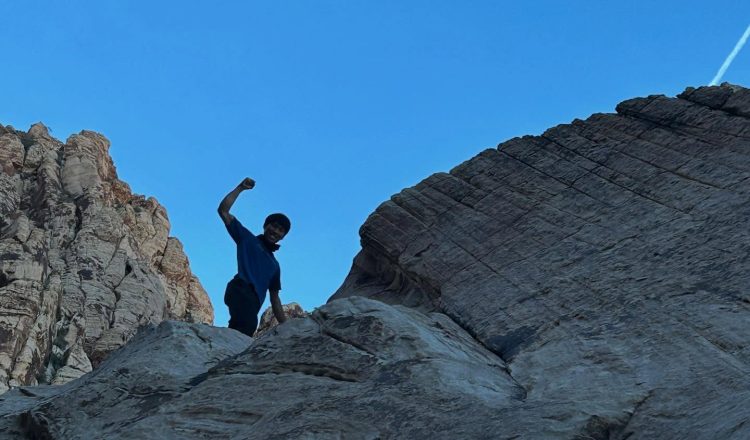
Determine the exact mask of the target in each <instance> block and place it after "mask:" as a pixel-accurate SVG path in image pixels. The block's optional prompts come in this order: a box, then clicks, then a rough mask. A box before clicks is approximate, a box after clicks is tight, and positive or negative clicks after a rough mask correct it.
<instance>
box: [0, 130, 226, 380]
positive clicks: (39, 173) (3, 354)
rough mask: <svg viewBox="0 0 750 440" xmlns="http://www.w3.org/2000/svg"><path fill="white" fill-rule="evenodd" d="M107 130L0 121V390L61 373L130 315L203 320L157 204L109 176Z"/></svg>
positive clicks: (196, 291) (81, 361) (195, 284)
mask: <svg viewBox="0 0 750 440" xmlns="http://www.w3.org/2000/svg"><path fill="white" fill-rule="evenodd" d="M108 149H109V141H108V140H107V139H105V138H104V137H103V136H101V135H99V134H97V133H94V132H91V131H82V132H81V133H80V134H77V135H73V136H71V137H70V138H69V139H68V140H67V142H66V143H65V144H62V143H60V142H59V141H57V140H56V139H54V138H53V137H51V136H50V135H49V133H48V131H47V129H46V128H45V127H44V126H43V125H42V124H35V125H34V126H32V127H31V129H30V130H29V132H28V133H24V132H22V131H17V130H14V129H13V128H12V127H3V126H2V125H0V165H2V166H1V169H0V393H2V392H4V391H5V390H7V389H8V386H18V385H34V384H37V383H54V384H60V383H64V382H67V381H69V380H71V379H74V378H76V377H79V376H81V375H83V374H85V373H87V372H89V371H91V369H92V367H95V366H96V365H97V364H98V363H100V362H101V361H102V360H103V359H104V358H105V357H106V356H107V354H108V353H109V352H111V351H112V350H114V349H116V348H118V347H120V346H121V345H122V344H124V343H125V342H126V341H127V340H128V339H129V338H130V337H131V336H133V334H134V333H135V331H136V329H137V328H138V326H139V325H143V324H148V323H158V322H160V321H162V320H164V319H176V320H185V321H189V322H204V323H211V322H213V309H212V307H211V303H210V301H209V299H208V296H207V295H206V292H205V291H204V290H203V287H202V286H201V284H200V282H199V281H198V279H197V278H196V277H195V276H193V275H192V273H191V272H190V267H189V264H188V260H187V257H186V256H185V254H184V252H183V250H182V245H181V244H180V242H179V240H177V239H176V238H174V237H169V220H168V219H167V213H166V211H165V210H164V208H163V207H162V206H160V205H159V203H158V202H157V201H156V200H155V199H154V198H148V199H146V198H144V197H143V196H139V195H134V194H132V193H131V191H130V188H129V187H128V185H127V184H126V183H125V182H123V181H121V180H119V179H118V178H117V173H116V171H115V167H114V165H113V163H112V159H111V158H110V156H109V153H108Z"/></svg>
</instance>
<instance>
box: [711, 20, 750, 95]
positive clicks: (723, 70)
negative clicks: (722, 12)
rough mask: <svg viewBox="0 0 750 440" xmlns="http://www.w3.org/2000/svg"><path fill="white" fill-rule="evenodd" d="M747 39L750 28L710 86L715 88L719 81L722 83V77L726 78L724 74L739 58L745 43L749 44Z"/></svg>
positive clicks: (749, 34) (746, 30) (749, 27)
mask: <svg viewBox="0 0 750 440" xmlns="http://www.w3.org/2000/svg"><path fill="white" fill-rule="evenodd" d="M747 37H750V26H748V27H747V29H745V33H744V34H742V37H741V38H740V41H738V42H737V44H736V45H735V46H734V49H733V50H732V53H730V54H729V56H728V57H727V59H726V60H724V64H722V65H721V68H720V69H719V71H718V72H717V73H716V76H715V77H714V79H712V80H711V84H709V86H715V85H716V84H719V81H721V77H722V76H724V72H726V71H727V69H728V68H729V65H730V64H732V61H734V57H736V56H737V54H738V53H739V52H740V50H741V49H742V46H744V45H745V42H747Z"/></svg>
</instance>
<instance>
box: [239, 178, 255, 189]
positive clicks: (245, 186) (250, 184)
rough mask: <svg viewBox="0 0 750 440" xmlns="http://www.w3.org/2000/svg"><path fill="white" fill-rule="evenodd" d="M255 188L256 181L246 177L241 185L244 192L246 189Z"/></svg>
mask: <svg viewBox="0 0 750 440" xmlns="http://www.w3.org/2000/svg"><path fill="white" fill-rule="evenodd" d="M254 187H255V181H254V180H253V179H251V178H249V177H245V180H243V181H242V183H240V188H242V189H243V190H245V189H253V188H254Z"/></svg>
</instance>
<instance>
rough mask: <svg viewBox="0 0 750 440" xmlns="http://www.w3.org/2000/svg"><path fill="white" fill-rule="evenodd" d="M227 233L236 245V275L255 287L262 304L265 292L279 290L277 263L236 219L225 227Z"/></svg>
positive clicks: (271, 254) (279, 279)
mask: <svg viewBox="0 0 750 440" xmlns="http://www.w3.org/2000/svg"><path fill="white" fill-rule="evenodd" d="M227 231H229V235H231V236H232V239H233V240H234V242H235V243H237V274H238V275H239V276H240V278H242V279H243V280H245V281H247V282H248V283H250V284H252V285H253V286H254V287H255V292H256V293H257V294H258V300H260V303H261V304H263V301H265V299H266V290H268V289H273V290H281V268H280V267H279V262H278V261H276V257H274V256H273V252H271V251H270V250H268V249H266V247H265V246H264V245H263V243H262V242H261V241H260V238H258V237H256V236H255V235H253V234H252V233H251V232H250V231H248V230H247V228H245V227H244V226H242V223H240V221H239V220H237V218H236V217H235V218H234V219H232V221H231V222H229V224H228V225H227Z"/></svg>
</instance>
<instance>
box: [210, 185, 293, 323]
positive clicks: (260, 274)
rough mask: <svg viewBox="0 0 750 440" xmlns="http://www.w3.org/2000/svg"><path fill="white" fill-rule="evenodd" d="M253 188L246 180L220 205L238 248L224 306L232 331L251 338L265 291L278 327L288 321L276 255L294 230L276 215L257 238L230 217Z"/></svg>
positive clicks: (221, 215)
mask: <svg viewBox="0 0 750 440" xmlns="http://www.w3.org/2000/svg"><path fill="white" fill-rule="evenodd" d="M254 187H255V181H254V180H253V179H250V178H249V177H247V178H245V179H244V180H243V181H242V182H241V183H240V184H239V185H237V187H236V188H235V189H233V190H232V191H231V192H230V193H229V194H227V195H226V196H225V197H224V199H222V201H221V203H220V204H219V216H220V217H221V219H222V220H223V221H224V225H225V226H226V228H227V231H228V232H229V235H230V236H231V237H232V239H233V240H234V242H235V243H236V244H237V274H236V275H235V276H234V278H232V280H231V281H229V283H228V284H227V288H226V291H225V293H224V304H226V305H227V307H228V308H229V328H231V329H235V330H238V331H240V332H242V333H244V334H246V335H248V336H250V337H252V336H253V333H255V330H256V328H257V327H258V312H260V307H261V305H262V304H263V301H265V299H266V290H268V291H269V292H270V293H271V308H272V309H273V314H274V316H276V319H277V320H278V321H279V324H281V323H282V322H284V321H286V316H285V314H284V309H283V307H282V306H281V300H280V299H279V290H281V268H280V267H279V262H278V261H276V257H274V254H273V253H274V252H276V251H277V250H278V249H279V247H280V246H279V245H278V242H279V241H280V240H281V239H283V238H284V236H286V234H287V233H288V232H289V229H290V228H291V222H290V221H289V218H287V216H285V215H284V214H281V213H275V214H271V215H269V216H268V217H266V220H265V222H264V223H263V233H262V234H259V235H257V236H256V235H254V234H253V233H251V232H250V231H249V230H248V229H247V228H245V227H244V226H243V225H242V224H241V223H240V221H239V220H237V218H236V217H235V216H233V215H232V214H230V213H229V210H230V208H231V207H232V205H233V204H234V202H235V200H237V197H238V196H239V195H240V193H242V192H243V191H248V190H251V189H253V188H254Z"/></svg>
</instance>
